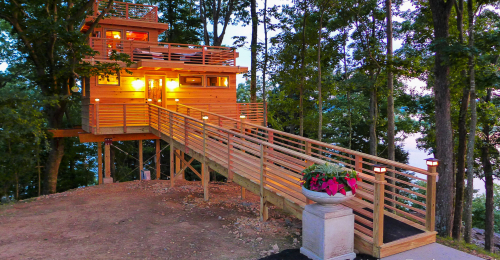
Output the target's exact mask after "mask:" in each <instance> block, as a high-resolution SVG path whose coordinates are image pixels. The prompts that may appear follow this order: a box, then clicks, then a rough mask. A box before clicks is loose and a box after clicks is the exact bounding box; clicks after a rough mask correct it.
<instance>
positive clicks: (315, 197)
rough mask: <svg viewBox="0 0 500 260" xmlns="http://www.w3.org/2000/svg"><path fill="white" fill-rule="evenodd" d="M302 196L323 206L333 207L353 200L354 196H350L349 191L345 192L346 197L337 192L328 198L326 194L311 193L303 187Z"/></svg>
mask: <svg viewBox="0 0 500 260" xmlns="http://www.w3.org/2000/svg"><path fill="white" fill-rule="evenodd" d="M302 194H304V196H306V198H308V199H310V200H312V201H314V202H316V203H318V204H321V205H323V206H333V205H336V204H340V203H343V202H345V201H348V200H350V199H352V198H354V194H352V192H351V191H348V192H346V195H343V194H341V193H340V192H339V193H336V194H335V195H333V196H330V195H328V194H327V193H326V192H317V191H311V190H308V189H306V188H304V187H302Z"/></svg>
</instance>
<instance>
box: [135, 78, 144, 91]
mask: <svg viewBox="0 0 500 260" xmlns="http://www.w3.org/2000/svg"><path fill="white" fill-rule="evenodd" d="M132 87H134V88H135V89H140V88H142V87H144V81H142V80H141V79H140V78H136V79H135V80H134V81H132Z"/></svg>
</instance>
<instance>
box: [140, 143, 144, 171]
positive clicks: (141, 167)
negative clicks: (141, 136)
mask: <svg viewBox="0 0 500 260" xmlns="http://www.w3.org/2000/svg"><path fill="white" fill-rule="evenodd" d="M143 168H144V165H143V158H142V140H139V180H142V174H141V171H142V170H143Z"/></svg>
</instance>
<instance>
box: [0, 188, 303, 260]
mask: <svg viewBox="0 0 500 260" xmlns="http://www.w3.org/2000/svg"><path fill="white" fill-rule="evenodd" d="M240 190H241V188H240V187H239V186H237V185H236V184H228V183H210V201H209V202H204V201H203V189H202V188H201V186H200V183H199V182H179V181H178V182H176V186H175V187H174V188H170V184H169V182H168V181H142V182H141V181H134V182H127V183H115V184H108V185H101V186H94V187H86V188H80V189H76V190H72V191H68V192H64V193H58V194H54V195H50V196H43V197H40V198H37V199H34V200H30V201H21V202H18V203H15V204H10V205H3V206H0V259H137V258H140V259H259V258H261V257H264V256H268V255H271V254H273V253H277V252H279V251H282V250H285V249H293V248H299V247H300V243H299V241H301V238H300V234H301V230H300V229H301V222H300V220H298V219H296V218H294V217H291V216H289V215H288V214H285V213H283V212H282V211H280V210H277V209H272V208H271V210H270V216H271V218H270V220H269V221H267V222H264V223H263V222H260V221H259V219H258V212H259V198H258V197H257V196H255V195H254V194H252V193H250V192H248V191H247V193H246V195H247V197H246V199H245V200H241V199H240Z"/></svg>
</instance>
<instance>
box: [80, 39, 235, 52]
mask: <svg viewBox="0 0 500 260" xmlns="http://www.w3.org/2000/svg"><path fill="white" fill-rule="evenodd" d="M90 39H91V40H100V41H117V42H133V43H137V44H156V45H160V44H161V45H167V46H169V47H170V46H172V47H176V46H182V47H180V48H183V47H201V48H210V49H221V50H228V51H233V50H235V48H234V47H225V46H210V45H196V44H186V43H173V42H154V41H135V40H127V39H112V38H100V37H90ZM150 47H151V46H150Z"/></svg>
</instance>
